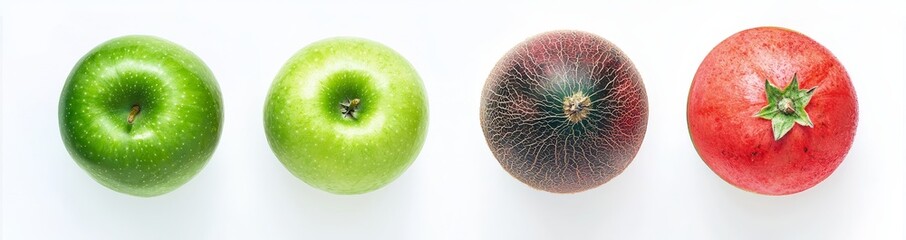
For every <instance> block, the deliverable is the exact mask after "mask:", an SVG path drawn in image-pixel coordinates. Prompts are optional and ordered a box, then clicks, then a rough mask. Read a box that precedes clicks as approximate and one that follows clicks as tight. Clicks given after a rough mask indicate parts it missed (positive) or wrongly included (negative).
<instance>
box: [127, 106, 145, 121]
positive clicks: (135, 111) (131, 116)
mask: <svg viewBox="0 0 906 240" xmlns="http://www.w3.org/2000/svg"><path fill="white" fill-rule="evenodd" d="M141 111H142V107H141V106H139V105H138V104H135V105H132V111H130V112H129V117H128V118H126V121H127V122H129V124H132V122H134V121H135V116H137V115H138V113H139V112H141Z"/></svg>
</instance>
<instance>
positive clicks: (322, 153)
mask: <svg viewBox="0 0 906 240" xmlns="http://www.w3.org/2000/svg"><path fill="white" fill-rule="evenodd" d="M264 129H265V132H266V133H267V141H268V143H269V144H270V146H271V149H272V150H273V151H274V154H275V155H276V156H277V158H278V159H280V162H282V163H283V165H284V166H285V167H286V168H287V169H288V170H289V171H290V172H291V173H292V174H293V175H295V176H296V177H298V178H300V179H302V180H303V181H305V182H306V183H308V184H309V185H311V186H314V187H316V188H319V189H322V190H324V191H328V192H332V193H336V194H359V193H365V192H370V191H373V190H375V189H378V188H380V187H383V186H385V185H387V184H389V183H390V182H392V181H393V180H394V179H396V178H397V177H399V176H400V175H401V174H402V173H403V172H404V171H405V170H406V168H408V167H409V165H410V164H412V161H413V160H415V158H416V156H418V153H419V151H420V150H421V147H422V144H423V143H424V141H425V134H426V132H427V129H428V100H427V97H426V96H425V88H424V86H423V85H422V80H421V78H420V77H419V76H418V73H416V72H415V70H414V69H413V67H412V65H410V64H409V62H408V61H406V59H404V58H403V57H402V56H400V55H399V54H398V53H396V52H395V51H393V50H392V49H390V48H388V47H386V46H384V45H382V44H380V43H377V42H373V41H370V40H365V39H359V38H331V39H326V40H322V41H319V42H315V43H313V44H311V45H309V46H307V47H305V48H303V49H302V50H300V51H299V52H297V53H296V54H295V55H294V56H293V57H292V58H290V59H289V61H288V62H287V63H286V64H285V65H284V66H283V68H282V69H281V70H280V73H279V74H277V77H276V79H274V82H273V84H272V85H271V89H270V92H269V93H268V95H267V102H266V103H265V109H264Z"/></svg>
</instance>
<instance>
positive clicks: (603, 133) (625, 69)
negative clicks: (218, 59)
mask: <svg viewBox="0 0 906 240" xmlns="http://www.w3.org/2000/svg"><path fill="white" fill-rule="evenodd" d="M59 104H60V105H59V125H60V133H61V135H62V137H63V142H64V144H65V146H66V149H67V150H68V151H69V153H70V155H71V156H72V157H73V159H75V162H76V163H78V165H79V166H81V167H82V168H83V169H85V170H86V171H87V172H88V173H89V174H90V176H91V177H92V178H94V179H95V180H97V181H98V182H99V183H101V184H102V185H104V186H106V187H108V188H110V189H113V190H116V191H119V192H123V193H127V194H131V195H136V196H156V195H161V194H164V193H167V192H170V191H173V190H174V189H176V188H178V187H179V186H181V185H183V184H185V183H186V182H188V181H189V180H190V179H191V178H192V177H193V176H194V175H196V174H197V173H198V172H199V171H200V170H201V169H202V168H203V167H204V165H205V164H206V163H207V161H208V159H210V157H211V156H212V155H213V153H214V150H215V148H216V146H217V143H218V141H219V139H220V133H221V131H222V128H223V108H224V107H223V101H222V99H221V93H220V90H219V86H218V84H217V81H216V80H215V78H214V74H213V73H211V71H210V70H209V69H208V68H207V66H206V65H205V64H204V63H203V62H202V61H201V59H199V58H198V57H197V56H196V55H194V54H193V53H191V52H190V51H188V50H186V49H184V48H182V47H180V46H178V45H176V44H174V43H172V42H169V41H166V40H163V39H160V38H156V37H150V36H126V37H120V38H115V39H112V40H110V41H107V42H105V43H103V44H101V45H99V46H97V47H96V48H94V49H92V50H91V51H90V52H88V54H86V55H85V56H84V57H83V58H82V59H81V60H79V62H78V63H77V64H76V65H75V67H74V68H73V70H72V72H71V74H70V75H69V78H68V80H67V81H66V85H65V86H64V88H63V92H62V94H61V96H60V103H59ZM857 105H858V104H857V101H856V94H855V91H854V89H853V86H852V83H851V82H850V79H849V76H848V74H847V73H846V70H845V69H844V68H843V66H842V65H841V64H840V62H839V61H838V60H837V59H836V58H835V57H834V56H833V54H831V52H830V51H828V50H827V49H826V48H824V47H823V46H821V45H820V44H818V43H817V42H815V41H814V40H812V39H811V38H809V37H806V36H805V35H803V34H801V33H798V32H795V31H792V30H788V29H783V28H776V27H761V28H753V29H748V30H744V31H742V32H739V33H736V34H734V35H732V36H730V37H729V38H727V39H725V40H724V41H723V42H721V43H720V44H718V45H717V46H716V47H715V48H714V49H713V50H712V51H711V52H710V53H709V54H708V55H707V57H705V59H704V60H703V61H702V63H701V65H700V66H699V68H698V71H697V72H696V74H695V76H694V77H693V79H692V86H691V88H690V89H689V95H688V99H687V109H686V110H687V111H686V112H687V115H686V117H687V119H686V121H687V123H688V129H689V134H690V136H691V139H692V142H693V144H694V146H695V149H696V150H697V151H698V154H699V155H700V156H701V158H702V159H703V160H704V162H705V163H706V164H707V165H708V166H709V167H710V168H711V169H712V170H713V171H714V172H715V173H717V175H719V176H720V177H721V178H723V179H724V180H726V181H727V182H728V183H730V184H733V185H735V186H737V187H739V188H741V189H744V190H747V191H752V192H756V193H760V194H768V195H785V194H792V193H797V192H801V191H803V190H806V189H808V188H811V187H812V186H815V185H816V184H818V183H819V182H821V181H822V180H824V179H825V178H827V177H828V176H829V175H830V174H831V173H832V172H833V171H834V170H835V169H836V168H837V166H838V165H839V164H840V162H841V161H843V158H844V157H845V155H846V153H847V152H848V151H849V148H850V146H851V145H852V141H853V136H854V135H855V132H856V125H857V120H858V106H857ZM480 120H481V127H482V129H483V131H484V136H485V139H486V140H487V143H488V146H489V147H490V150H491V152H492V153H493V154H494V156H495V157H496V158H497V160H498V161H499V162H500V165H501V166H502V167H503V168H504V169H505V170H506V171H507V172H509V173H510V174H511V175H512V176H513V177H515V178H516V179H518V180H520V181H522V182H524V183H525V184H527V185H529V186H531V187H534V188H536V189H540V190H544V191H549V192H556V193H573V192H580V191H585V190H588V189H591V188H594V187H597V186H600V185H602V184H604V183H605V182H607V181H609V180H610V179H612V178H614V177H615V176H617V175H619V174H620V173H621V172H622V171H623V170H624V169H625V168H626V167H627V166H628V165H629V164H630V162H632V159H633V158H635V155H636V153H637V152H638V150H639V147H640V146H641V144H642V141H643V139H644V137H645V132H646V128H647V124H648V97H647V93H646V90H645V85H644V83H643V81H642V77H641V75H640V74H639V72H638V71H637V70H636V68H635V66H634V65H633V63H632V61H630V59H629V57H628V56H627V55H626V54H625V53H623V52H622V51H621V50H620V49H619V48H617V46H616V45H614V44H613V43H611V42H609V41H607V40H605V39H604V38H601V37H599V36H596V35H594V34H590V33H586V32H580V31H554V32H547V33H543V34H540V35H537V36H534V37H532V38H529V39H528V40H526V41H524V42H522V43H520V44H518V45H517V46H515V47H514V48H513V49H512V50H510V51H509V52H508V53H507V54H506V55H504V56H503V58H502V59H501V60H500V61H499V62H498V63H497V65H496V66H495V67H494V69H493V70H492V72H491V74H490V76H489V77H488V79H487V81H486V83H485V86H484V90H483V92H482V95H481V107H480ZM427 129H428V97H427V95H426V92H425V89H424V86H423V84H422V80H421V78H420V77H419V75H418V74H417V73H416V71H415V70H414V68H413V67H412V66H411V65H410V64H409V62H407V61H406V59H404V58H403V57H402V56H400V55H399V54H398V53H397V52H395V51H393V50H392V49H390V48H388V47H386V46H384V45H381V44H379V43H376V42H373V41H369V40H365V39H358V38H332V39H326V40H322V41H319V42H316V43H313V44H311V45H309V46H307V47H305V48H303V49H302V50H300V51H299V52H297V53H296V54H295V55H294V56H293V57H292V58H291V59H289V61H287V63H286V64H285V65H284V66H283V68H282V69H281V70H280V72H279V73H278V74H277V77H276V78H275V79H274V81H273V83H272V85H271V87H270V91H269V92H268V95H267V99H266V103H265V106H264V130H265V133H266V136H267V141H268V143H269V144H270V147H271V149H272V150H273V152H274V154H275V155H276V157H277V159H279V160H280V162H282V163H283V165H284V166H285V167H286V168H287V169H288V170H289V171H290V172H291V173H292V174H293V175H295V176H296V177H298V178H300V179H302V180H303V181H305V182H306V183H308V184H309V185H311V186H313V187H316V188H319V189H322V190H324V191H328V192H332V193H337V194H359V193H365V192H369V191H373V190H375V189H378V188H381V187H383V186H385V185H387V184H389V183H390V182H392V181H393V180H394V179H396V178H397V177H399V176H400V175H401V174H402V173H403V172H404V171H405V170H406V169H407V168H408V167H409V165H410V164H411V163H412V162H413V161H414V160H415V158H416V157H417V156H418V153H419V151H420V150H421V148H422V145H423V143H424V141H425V136H426V134H427Z"/></svg>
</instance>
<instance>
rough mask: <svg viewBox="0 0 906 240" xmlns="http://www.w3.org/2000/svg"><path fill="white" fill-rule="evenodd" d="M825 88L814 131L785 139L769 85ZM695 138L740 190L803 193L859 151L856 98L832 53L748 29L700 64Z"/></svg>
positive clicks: (814, 102) (814, 109)
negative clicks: (770, 109) (768, 113)
mask: <svg viewBox="0 0 906 240" xmlns="http://www.w3.org/2000/svg"><path fill="white" fill-rule="evenodd" d="M793 74H798V81H799V86H800V89H808V88H811V87H816V86H817V87H818V88H817V90H815V93H814V95H813V96H812V99H811V101H810V102H809V104H808V105H806V107H805V110H806V112H808V114H809V117H810V118H811V120H812V122H813V123H814V127H813V128H809V127H807V126H802V125H798V124H797V125H796V126H794V127H793V129H792V130H790V131H789V132H788V133H787V134H786V135H785V136H783V137H782V138H781V139H780V140H777V141H775V140H774V138H773V135H772V129H771V121H770V120H766V119H762V118H758V117H754V115H755V113H757V112H758V111H759V110H760V109H761V108H762V107H764V106H766V105H767V97H766V95H765V83H764V81H765V79H768V80H769V81H770V82H771V83H772V84H774V85H775V86H777V87H778V88H781V89H783V88H784V87H786V86H787V85H788V84H789V83H790V81H791V80H792V77H793ZM686 117H687V121H688V124H689V134H690V135H691V137H692V142H693V144H694V145H695V149H696V150H697V151H698V154H699V155H700V156H701V157H702V159H703V160H704V161H705V163H706V164H707V165H708V167H710V168H711V170H713V171H714V172H715V173H717V175H719V176H720V177H721V178H723V179H724V180H726V181H727V182H729V183H730V184H733V185H735V186H737V187H739V188H741V189H744V190H748V191H751V192H756V193H761V194H767V195H786V194H792V193H797V192H801V191H804V190H806V189H809V188H811V187H813V186H815V185H817V184H818V183H819V182H821V181H822V180H824V179H825V178H827V177H828V176H830V174H831V173H833V171H834V170H835V169H836V168H837V166H839V165H840V163H841V162H842V161H843V158H844V157H845V156H846V153H847V152H848V151H849V148H850V146H852V142H853V136H854V135H855V133H856V124H857V121H858V103H857V101H856V92H855V90H854V89H853V86H852V83H851V82H850V79H849V75H848V74H847V73H846V70H845V69H843V66H842V65H841V64H840V62H839V61H838V60H837V58H836V57H834V55H833V54H831V52H830V51H828V50H827V49H826V48H824V47H823V46H821V45H820V44H818V43H817V42H815V41H814V40H812V39H811V38H808V37H807V36H805V35H802V34H800V33H798V32H794V31H792V30H788V29H782V28H773V27H762V28H753V29H748V30H745V31H742V32H739V33H736V34H734V35H733V36H730V37H729V38H727V39H726V40H724V41H723V42H721V43H720V44H718V45H717V46H716V47H715V48H714V49H713V50H712V51H711V52H710V53H709V54H708V56H707V57H705V60H704V61H703V62H702V64H701V66H699V68H698V71H697V72H696V73H695V78H694V79H693V80H692V88H691V89H690V90H689V99H688V105H687V116H686Z"/></svg>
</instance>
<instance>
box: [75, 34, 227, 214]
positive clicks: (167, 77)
mask: <svg viewBox="0 0 906 240" xmlns="http://www.w3.org/2000/svg"><path fill="white" fill-rule="evenodd" d="M59 111H60V112H59V114H60V115H59V117H60V134H61V135H62V137H63V143H64V144H65V145H66V149H67V150H69V154H70V155H72V158H73V159H75V161H76V163H78V164H79V166H81V167H82V168H83V169H85V171H87V172H88V173H89V174H90V175H91V177H92V178H94V179H95V180H97V181H98V182H99V183H101V184H102V185H104V186H106V187H108V188H110V189H113V190H116V191H119V192H122V193H126V194H131V195H135V196H144V197H149V196H156V195H161V194H164V193H167V192H170V191H173V190H174V189H176V188H178V187H179V186H181V185H183V184H185V183H186V182H188V181H189V179H191V178H192V177H193V176H195V174H197V173H198V172H199V171H200V170H201V168H202V167H204V165H205V163H207V161H208V159H209V158H210V157H211V155H212V154H213V153H214V149H215V148H216V147H217V142H218V140H219V139H220V130H221V125H222V124H223V103H222V100H221V97H220V90H219V87H218V85H217V82H216V80H215V79H214V75H213V74H212V73H211V70H209V69H208V67H207V66H205V64H204V63H203V62H202V61H201V59H199V58H198V57H197V56H195V55H194V54H192V53H191V52H189V51H188V50H186V49H184V48H182V47H180V46H179V45H176V44H174V43H172V42H169V41H167V40H163V39H160V38H156V37H150V36H125V37H119V38H115V39H112V40H109V41H107V42H105V43H102V44H101V45H99V46H97V47H95V48H94V49H92V50H91V51H90V52H88V54H86V55H85V56H84V57H82V59H81V60H79V62H78V63H77V64H76V65H75V67H74V68H73V69H72V73H70V75H69V79H67V81H66V85H65V86H64V87H63V93H62V94H61V95H60V106H59Z"/></svg>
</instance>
